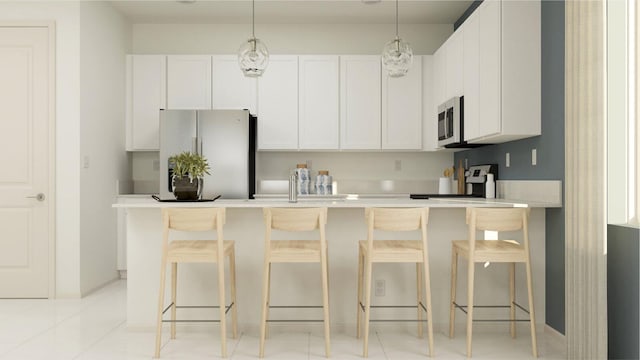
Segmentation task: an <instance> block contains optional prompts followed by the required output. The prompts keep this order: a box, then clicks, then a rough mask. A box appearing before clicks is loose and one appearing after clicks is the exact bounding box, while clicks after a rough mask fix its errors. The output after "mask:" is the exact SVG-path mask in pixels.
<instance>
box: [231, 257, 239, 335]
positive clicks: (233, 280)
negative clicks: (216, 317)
mask: <svg viewBox="0 0 640 360" xmlns="http://www.w3.org/2000/svg"><path fill="white" fill-rule="evenodd" d="M229 281H231V302H232V304H233V305H231V306H232V308H231V327H232V330H233V338H234V339H237V338H238V300H237V299H236V250H235V248H232V249H231V251H230V252H229Z"/></svg>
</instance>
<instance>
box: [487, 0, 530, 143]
mask: <svg viewBox="0 0 640 360" xmlns="http://www.w3.org/2000/svg"><path fill="white" fill-rule="evenodd" d="M500 7H501V3H500V1H492V0H491V1H485V2H484V3H483V4H481V6H480V7H478V9H477V10H476V11H477V12H478V25H479V26H478V29H479V35H478V39H479V41H478V47H479V59H478V60H479V64H480V77H479V81H478V83H479V89H478V93H479V119H480V120H479V122H478V124H479V126H478V131H477V133H476V136H475V137H483V136H488V135H493V134H498V133H499V132H500V131H501V124H502V111H501V86H500V78H501V71H502V70H501V69H502V56H501V45H500V36H501V30H500V27H501V16H500ZM525 71H526V70H525ZM522 86H526V85H525V84H522Z"/></svg>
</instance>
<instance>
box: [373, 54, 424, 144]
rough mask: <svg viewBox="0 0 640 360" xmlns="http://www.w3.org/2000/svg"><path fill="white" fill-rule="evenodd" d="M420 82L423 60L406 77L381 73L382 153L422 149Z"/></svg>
mask: <svg viewBox="0 0 640 360" xmlns="http://www.w3.org/2000/svg"><path fill="white" fill-rule="evenodd" d="M422 81H423V75H422V56H414V58H413V64H412V67H411V69H410V70H409V72H408V73H407V74H406V75H405V76H402V77H398V78H392V77H389V75H388V74H387V73H386V72H385V71H384V70H383V71H382V149H388V150H420V149H422V101H423V99H422Z"/></svg>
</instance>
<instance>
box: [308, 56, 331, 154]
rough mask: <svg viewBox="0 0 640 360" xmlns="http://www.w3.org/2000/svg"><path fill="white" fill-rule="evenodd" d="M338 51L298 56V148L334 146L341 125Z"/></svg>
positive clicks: (316, 148) (323, 148) (328, 147)
mask: <svg viewBox="0 0 640 360" xmlns="http://www.w3.org/2000/svg"><path fill="white" fill-rule="evenodd" d="M339 68H340V62H339V58H338V56H337V55H323V56H312V55H308V56H300V57H299V99H298V102H299V106H300V109H299V113H300V117H299V123H298V124H299V148H300V150H337V149H338V148H339V146H340V142H339V130H340V129H339V126H340V122H339V121H340V109H339V105H340V93H339Z"/></svg>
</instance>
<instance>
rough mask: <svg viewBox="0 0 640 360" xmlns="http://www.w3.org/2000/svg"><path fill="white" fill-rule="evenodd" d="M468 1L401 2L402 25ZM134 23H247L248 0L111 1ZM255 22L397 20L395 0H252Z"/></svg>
mask: <svg viewBox="0 0 640 360" xmlns="http://www.w3.org/2000/svg"><path fill="white" fill-rule="evenodd" d="M471 2H472V0H400V1H399V18H400V23H401V24H403V23H404V24H452V23H454V22H455V21H456V20H457V19H458V18H459V17H460V15H462V13H463V12H464V11H465V10H466V9H467V8H468V7H469V5H470V4H471ZM111 3H112V4H113V6H114V7H115V8H116V9H117V10H118V11H120V12H121V13H122V14H124V15H125V16H126V17H127V18H129V19H130V20H131V22H132V23H146V24H156V23H180V24H184V23H187V24H189V23H191V24H196V23H223V24H238V23H250V22H251V1H247V0H232V1H230V0H197V1H195V2H193V3H180V2H178V1H175V0H131V1H111ZM255 8H256V23H263V24H267V23H272V24H305V23H319V24H340V23H344V24H377V23H380V24H383V23H394V22H395V1H393V0H382V1H381V2H379V3H373V4H365V3H363V2H362V1H361V0H288V1H283V0H256V4H255Z"/></svg>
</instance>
